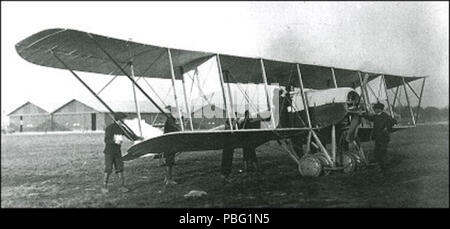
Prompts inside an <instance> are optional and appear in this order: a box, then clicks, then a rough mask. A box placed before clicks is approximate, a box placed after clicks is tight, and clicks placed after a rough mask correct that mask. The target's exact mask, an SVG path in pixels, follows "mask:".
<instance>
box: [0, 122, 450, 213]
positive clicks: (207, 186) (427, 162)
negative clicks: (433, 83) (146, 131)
mask: <svg viewBox="0 0 450 229" xmlns="http://www.w3.org/2000/svg"><path fill="white" fill-rule="evenodd" d="M448 135H449V128H448V124H440V125H424V126H418V127H417V128H415V129H412V130H406V131H401V132H398V133H395V134H393V135H392V141H391V144H390V147H389V153H390V163H389V166H390V170H389V172H388V174H389V175H388V178H387V179H383V178H382V177H381V176H380V175H379V174H378V172H377V169H376V168H375V167H369V168H366V169H363V170H359V171H356V172H354V173H352V174H342V173H332V174H330V175H329V176H322V177H318V178H306V177H301V176H300V174H299V172H298V170H297V166H296V164H295V163H294V162H293V161H292V160H291V159H290V158H289V156H288V155H287V154H286V153H285V152H284V151H282V149H281V148H280V147H278V146H276V144H275V143H267V144H265V145H263V146H260V147H259V148H258V159H259V161H260V163H261V167H262V170H263V172H262V174H249V175H247V174H245V173H241V172H239V170H241V169H242V168H243V164H242V152H241V151H240V150H238V151H237V152H236V153H235V160H234V164H233V165H234V167H233V176H234V182H233V183H232V184H226V185H225V184H223V183H222V182H221V180H220V179H219V168H220V159H221V152H220V151H210V152H187V153H183V154H181V155H180V156H179V157H178V158H177V167H176V170H175V173H174V175H175V177H176V180H177V182H179V184H178V185H176V186H170V187H165V186H164V185H163V179H164V167H161V166H160V165H159V163H160V162H159V160H155V159H150V158H144V159H137V160H134V161H131V162H126V164H125V166H126V173H125V174H126V178H127V184H128V186H129V187H130V189H131V191H130V192H128V193H120V192H119V191H118V190H117V188H118V181H119V180H118V177H116V176H113V179H112V180H111V181H112V185H111V192H110V193H108V194H101V192H100V187H101V181H102V176H103V173H102V172H103V154H102V150H103V134H101V133H90V134H41V135H14V134H13V135H2V136H1V140H2V144H1V206H2V207H3V208H5V207H6V208H10V207H13V208H16V207H32V208H36V207H38V208H41V207H45V208H47V207H49V208H55V207H75V208H85V207H94V208H97V207H125V208H127V207H133V208H134V207H150V208H153V207H162V208H166V207H169V208H171V207H182V208H203V207H219V208H222V207H225V208H228V207H237V208H241V207H242V208H261V207H275V208H279V207H281V208H292V207H294V208H304V207H307V208H310V207H314V208H316V207H317V208H322V207H325V208H334V207H344V208H347V207H351V208H354V207H361V208H370V207H382V208H395V207H407V208H415V207H445V208H448V207H449V201H448V197H449V192H448V185H449V177H448V165H449V161H448V158H449V148H448V146H449V142H448ZM126 147H127V146H126V145H125V146H124V148H123V149H124V150H125V149H126ZM365 149H366V150H369V151H371V150H372V144H370V143H367V144H365ZM191 190H202V191H206V192H207V193H208V194H207V195H206V196H203V197H201V198H197V199H187V198H185V197H184V196H183V195H184V194H186V193H188V192H189V191H191Z"/></svg>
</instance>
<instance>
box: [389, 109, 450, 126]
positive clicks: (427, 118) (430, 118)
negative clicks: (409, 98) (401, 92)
mask: <svg viewBox="0 0 450 229" xmlns="http://www.w3.org/2000/svg"><path fill="white" fill-rule="evenodd" d="M393 111H394V113H395V115H396V116H398V117H399V118H402V119H403V118H410V117H411V115H410V110H409V107H408V106H397V107H394V109H393ZM413 112H414V115H416V114H417V106H416V107H413ZM418 112H419V116H418V119H417V120H416V122H418V123H427V122H441V121H448V120H449V119H448V116H449V113H448V106H446V107H444V108H437V107H432V106H430V107H425V108H422V107H420V108H419V110H418Z"/></svg>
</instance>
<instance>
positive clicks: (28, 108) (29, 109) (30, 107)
mask: <svg viewBox="0 0 450 229" xmlns="http://www.w3.org/2000/svg"><path fill="white" fill-rule="evenodd" d="M23 114H48V112H47V111H46V110H44V109H42V108H41V107H39V106H37V105H35V104H34V103H31V102H30V101H27V102H26V103H24V104H22V105H21V106H19V107H18V108H16V109H15V110H13V111H11V112H10V113H9V114H8V115H7V116H11V115H23Z"/></svg>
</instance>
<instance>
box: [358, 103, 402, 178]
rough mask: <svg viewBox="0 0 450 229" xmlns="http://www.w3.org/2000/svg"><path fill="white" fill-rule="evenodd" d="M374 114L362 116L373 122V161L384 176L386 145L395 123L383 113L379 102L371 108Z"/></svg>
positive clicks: (382, 106)
mask: <svg viewBox="0 0 450 229" xmlns="http://www.w3.org/2000/svg"><path fill="white" fill-rule="evenodd" d="M373 110H374V112H375V114H373V115H363V117H364V118H366V119H367V120H369V121H371V122H373V129H372V136H371V138H372V140H374V141H375V149H374V153H375V160H376V161H377V163H378V165H379V167H380V169H381V172H382V174H383V175H386V156H387V147H388V143H389V141H390V140H391V138H390V132H392V127H393V126H394V125H395V124H396V123H397V121H396V120H395V119H393V118H391V116H389V115H388V114H386V113H385V112H383V110H384V105H383V104H382V103H380V102H378V103H376V104H375V105H374V106H373Z"/></svg>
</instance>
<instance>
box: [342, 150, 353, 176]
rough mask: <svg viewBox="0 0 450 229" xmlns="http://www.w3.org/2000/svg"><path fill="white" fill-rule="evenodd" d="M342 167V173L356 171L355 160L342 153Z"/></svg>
mask: <svg viewBox="0 0 450 229" xmlns="http://www.w3.org/2000/svg"><path fill="white" fill-rule="evenodd" d="M342 166H343V167H344V169H343V170H342V171H343V172H344V173H351V172H353V171H355V169H356V160H355V158H354V157H353V156H352V155H351V154H349V153H344V154H343V155H342Z"/></svg>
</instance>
